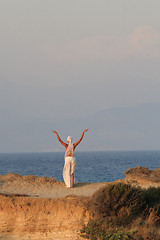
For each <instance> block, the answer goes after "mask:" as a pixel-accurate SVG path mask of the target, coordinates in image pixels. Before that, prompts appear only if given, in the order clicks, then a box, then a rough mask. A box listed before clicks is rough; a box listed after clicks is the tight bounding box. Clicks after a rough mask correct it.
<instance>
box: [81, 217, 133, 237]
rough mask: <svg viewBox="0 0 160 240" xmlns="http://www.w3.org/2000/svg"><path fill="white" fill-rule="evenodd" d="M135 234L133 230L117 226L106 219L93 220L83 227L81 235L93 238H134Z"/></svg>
mask: <svg viewBox="0 0 160 240" xmlns="http://www.w3.org/2000/svg"><path fill="white" fill-rule="evenodd" d="M133 234H134V232H133V231H128V230H127V229H125V228H124V227H116V226H114V225H112V224H109V223H108V222H107V221H104V220H103V221H98V220H91V221H90V222H89V223H88V224H87V226H83V228H82V229H81V237H83V238H85V239H91V240H99V239H100V240H129V239H134V238H133V237H132V236H133Z"/></svg>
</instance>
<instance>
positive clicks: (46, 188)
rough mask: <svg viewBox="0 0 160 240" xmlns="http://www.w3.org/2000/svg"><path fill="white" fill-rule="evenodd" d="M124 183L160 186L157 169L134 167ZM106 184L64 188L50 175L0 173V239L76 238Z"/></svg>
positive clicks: (76, 239)
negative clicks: (98, 191) (96, 197)
mask: <svg viewBox="0 0 160 240" xmlns="http://www.w3.org/2000/svg"><path fill="white" fill-rule="evenodd" d="M125 174H126V178H125V179H123V180H119V181H117V182H121V181H122V182H126V183H130V184H133V185H136V186H139V185H140V186H141V187H145V188H146V187H150V186H154V187H159V186H160V169H157V170H155V171H150V170H148V169H146V168H140V167H137V168H134V169H129V170H127V171H126V172H125ZM107 184H109V183H79V184H78V183H77V184H75V188H74V189H67V188H66V187H65V185H64V183H62V182H57V181H56V180H55V179H52V178H45V177H42V178H39V177H36V176H20V175H18V174H8V175H1V176H0V239H1V240H2V239H3V240H6V239H10V240H12V239H13V240H28V239H32V240H41V239H46V240H54V239H55V240H62V239H63V240H65V239H66V240H69V239H73V240H78V239H81V238H80V235H79V230H80V228H81V226H82V224H85V223H87V222H88V220H89V218H90V217H92V216H94V212H92V210H91V209H90V208H89V207H88V206H89V205H88V202H89V201H92V195H93V194H94V193H95V192H96V191H97V190H99V189H100V188H102V187H104V186H105V185H107Z"/></svg>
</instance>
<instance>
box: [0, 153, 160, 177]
mask: <svg viewBox="0 0 160 240" xmlns="http://www.w3.org/2000/svg"><path fill="white" fill-rule="evenodd" d="M75 157H76V169H75V182H111V181H115V180H118V179H122V178H124V177H125V175H124V174H123V173H124V171H125V170H127V169H129V168H133V167H136V166H142V167H148V168H149V169H151V170H154V169H155V168H160V151H97V152H96V151H95V152H94V151H92V152H76V156H75ZM63 165H64V153H62V152H49V153H1V154H0V175H5V174H8V172H11V173H18V174H20V175H36V176H39V177H41V176H45V177H53V178H56V179H57V180H58V181H63V178H62V171H63Z"/></svg>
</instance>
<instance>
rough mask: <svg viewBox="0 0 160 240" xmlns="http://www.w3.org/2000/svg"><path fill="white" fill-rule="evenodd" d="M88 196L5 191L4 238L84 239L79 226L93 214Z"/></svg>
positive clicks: (0, 206)
mask: <svg viewBox="0 0 160 240" xmlns="http://www.w3.org/2000/svg"><path fill="white" fill-rule="evenodd" d="M87 200H88V199H87V198H83V197H66V198H60V199H41V198H28V197H17V196H3V195H1V196H0V231H1V238H0V239H39V240H40V239H48V240H49V239H57V240H58V239H75V240H76V239H80V238H79V237H78V235H79V234H78V232H79V228H80V226H81V225H82V224H85V223H86V222H87V221H88V219H89V216H90V214H91V213H90V212H89V210H88V209H87V207H86V202H87ZM2 234H3V235H2ZM5 234H6V235H5ZM2 236H3V237H4V238H2Z"/></svg>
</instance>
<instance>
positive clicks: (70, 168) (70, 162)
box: [63, 142, 76, 188]
mask: <svg viewBox="0 0 160 240" xmlns="http://www.w3.org/2000/svg"><path fill="white" fill-rule="evenodd" d="M68 155H71V156H72V157H70V156H68ZM75 165H76V159H75V157H74V147H73V143H72V142H71V143H69V145H68V148H67V150H66V153H65V164H64V168H63V179H64V182H65V184H66V186H67V188H70V187H71V174H72V173H74V169H75Z"/></svg>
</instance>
